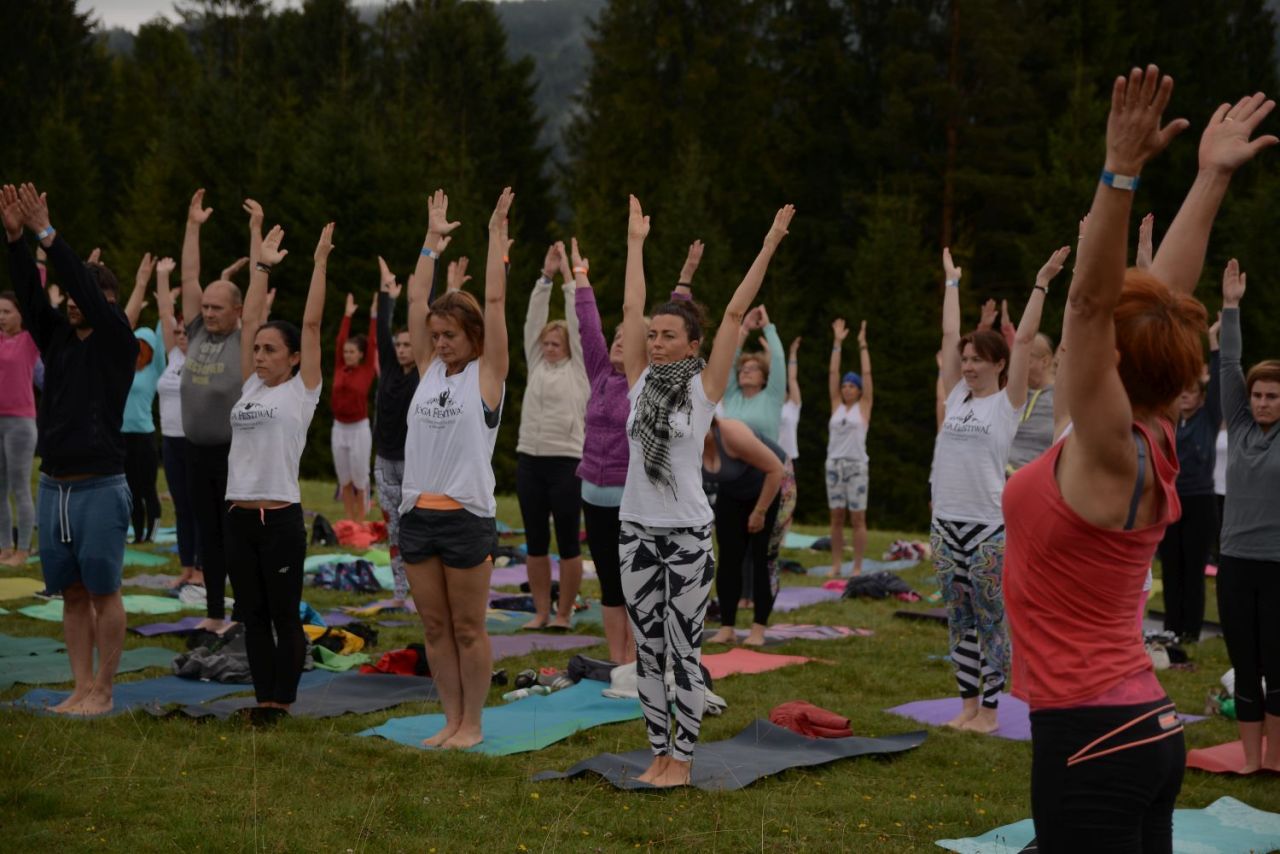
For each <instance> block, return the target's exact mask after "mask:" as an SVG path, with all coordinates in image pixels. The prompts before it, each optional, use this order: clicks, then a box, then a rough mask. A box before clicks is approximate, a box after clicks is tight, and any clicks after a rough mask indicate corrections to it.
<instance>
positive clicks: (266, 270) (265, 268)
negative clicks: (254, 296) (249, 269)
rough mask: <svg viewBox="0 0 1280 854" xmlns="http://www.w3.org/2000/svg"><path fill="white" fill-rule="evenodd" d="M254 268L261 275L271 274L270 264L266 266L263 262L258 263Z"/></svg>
mask: <svg viewBox="0 0 1280 854" xmlns="http://www.w3.org/2000/svg"><path fill="white" fill-rule="evenodd" d="M253 268H254V269H255V270H257V271H258V272H259V273H266V274H267V275H270V274H271V265H270V264H264V263H262V262H261V261H258V262H256V263H255V264H254V265H253Z"/></svg>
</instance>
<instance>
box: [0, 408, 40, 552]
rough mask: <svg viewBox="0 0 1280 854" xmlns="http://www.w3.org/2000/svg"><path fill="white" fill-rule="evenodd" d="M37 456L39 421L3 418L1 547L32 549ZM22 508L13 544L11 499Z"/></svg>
mask: <svg viewBox="0 0 1280 854" xmlns="http://www.w3.org/2000/svg"><path fill="white" fill-rule="evenodd" d="M35 456H36V420H35V419H34V418H21V417H18V416H3V417H0V547H3V548H9V547H10V543H11V542H12V545H13V547H15V548H19V549H21V550H22V551H24V552H25V551H29V550H30V549H31V529H32V528H33V527H35V524H36V510H35V504H33V503H32V501H31V464H32V462H33V461H34V460H35ZM10 495H12V496H13V500H14V503H16V504H17V505H18V539H17V541H16V542H13V541H12V537H13V518H12V517H11V516H10V515H9V496H10Z"/></svg>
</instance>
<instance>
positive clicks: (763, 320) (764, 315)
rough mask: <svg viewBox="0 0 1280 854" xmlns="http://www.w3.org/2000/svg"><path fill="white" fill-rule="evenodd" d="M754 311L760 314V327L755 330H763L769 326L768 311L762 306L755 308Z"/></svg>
mask: <svg viewBox="0 0 1280 854" xmlns="http://www.w3.org/2000/svg"><path fill="white" fill-rule="evenodd" d="M756 311H758V312H760V325H759V326H758V327H756V328H757V329H764V328H765V327H766V326H768V325H769V310H768V309H767V308H765V307H764V305H763V304H761V305H759V306H756Z"/></svg>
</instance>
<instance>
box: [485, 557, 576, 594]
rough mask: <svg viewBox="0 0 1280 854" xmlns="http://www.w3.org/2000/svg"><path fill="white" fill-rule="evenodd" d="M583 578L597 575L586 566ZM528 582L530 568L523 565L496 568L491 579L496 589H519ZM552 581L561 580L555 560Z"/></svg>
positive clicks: (490, 581)
mask: <svg viewBox="0 0 1280 854" xmlns="http://www.w3.org/2000/svg"><path fill="white" fill-rule="evenodd" d="M582 577H583V578H595V577H596V574H595V572H594V571H592V570H589V569H588V568H587V567H586V566H585V565H584V566H583V567H582ZM528 580H529V567H527V566H525V565H524V564H523V563H513V564H511V565H509V566H500V567H495V568H494V570H493V575H492V576H490V577H489V583H490V584H492V585H493V586H494V587H519V586H520V585H521V584H523V583H525V582H526V581H528ZM551 580H552V581H559V580H560V561H558V560H555V559H553V560H552V561H551Z"/></svg>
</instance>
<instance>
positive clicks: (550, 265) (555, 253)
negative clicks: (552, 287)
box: [542, 243, 560, 280]
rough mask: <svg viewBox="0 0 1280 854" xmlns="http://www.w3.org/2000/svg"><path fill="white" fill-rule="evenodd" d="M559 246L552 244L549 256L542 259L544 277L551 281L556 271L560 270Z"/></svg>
mask: <svg viewBox="0 0 1280 854" xmlns="http://www.w3.org/2000/svg"><path fill="white" fill-rule="evenodd" d="M558 245H559V244H556V243H552V244H551V245H550V246H548V247H547V254H546V255H545V256H544V257H543V259H542V277H543V278H544V279H547V280H550V279H551V278H552V277H553V276H555V274H556V271H557V270H559V269H560V250H559V249H558V248H556V247H557V246H558Z"/></svg>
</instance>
